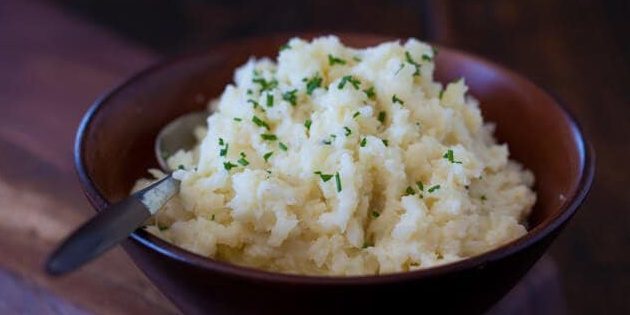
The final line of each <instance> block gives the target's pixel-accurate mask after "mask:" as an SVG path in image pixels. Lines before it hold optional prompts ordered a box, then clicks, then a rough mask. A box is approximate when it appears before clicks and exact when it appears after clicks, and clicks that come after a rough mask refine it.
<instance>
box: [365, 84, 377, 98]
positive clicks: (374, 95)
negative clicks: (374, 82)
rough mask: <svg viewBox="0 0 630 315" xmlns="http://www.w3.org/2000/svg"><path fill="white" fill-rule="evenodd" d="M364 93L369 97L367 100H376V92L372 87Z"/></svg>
mask: <svg viewBox="0 0 630 315" xmlns="http://www.w3.org/2000/svg"><path fill="white" fill-rule="evenodd" d="M363 93H365V96H367V98H369V99H371V100H373V99H375V98H376V92H374V87H373V86H371V87H370V88H369V89H365V90H363Z"/></svg>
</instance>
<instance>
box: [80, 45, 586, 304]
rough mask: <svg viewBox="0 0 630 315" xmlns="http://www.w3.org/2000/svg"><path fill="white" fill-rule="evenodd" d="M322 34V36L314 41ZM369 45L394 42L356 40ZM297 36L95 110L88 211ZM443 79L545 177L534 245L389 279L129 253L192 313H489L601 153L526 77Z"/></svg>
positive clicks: (86, 140)
mask: <svg viewBox="0 0 630 315" xmlns="http://www.w3.org/2000/svg"><path fill="white" fill-rule="evenodd" d="M304 37H312V36H304ZM340 37H341V39H342V41H343V42H344V43H346V44H348V45H351V46H356V47H364V46H370V45H374V44H377V43H380V42H383V41H386V40H391V38H385V37H380V36H372V35H359V34H347V35H343V36H340ZM287 39H288V36H270V37H261V38H254V39H249V40H243V41H239V42H234V43H230V44H225V45H220V46H217V47H214V48H213V49H212V50H208V51H207V52H203V53H200V54H194V55H189V56H185V57H181V58H177V59H174V60H172V61H169V62H165V63H161V64H159V65H156V66H153V67H151V68H149V69H147V70H145V71H143V72H141V73H139V74H137V75H136V76H134V77H132V78H131V79H129V80H127V81H126V82H125V83H123V84H122V85H121V86H119V87H118V88H116V89H114V90H113V91H111V92H109V93H108V94H107V95H105V96H104V97H102V98H101V99H99V100H98V101H96V103H95V104H94V105H93V106H92V108H91V109H90V110H89V112H88V113H87V114H86V115H85V117H84V119H83V122H82V124H81V126H80V128H79V131H78V134H77V139H76V148H75V158H76V167H77V171H78V175H79V178H80V180H81V183H82V184H83V188H84V190H85V193H86V195H87V197H88V198H89V200H90V202H91V203H92V205H93V206H94V208H96V210H97V211H100V210H102V209H104V208H105V207H107V206H108V205H109V204H110V203H112V202H115V201H117V200H120V199H122V198H124V197H125V196H127V194H128V193H129V190H130V188H131V186H132V184H133V183H134V181H135V180H136V179H137V178H139V177H142V176H145V175H146V169H147V168H149V167H156V166H157V162H156V161H155V158H154V156H153V150H152V145H153V141H154V139H155V136H156V134H157V133H158V131H159V130H160V128H161V127H162V126H164V125H165V124H166V123H168V122H169V121H171V120H172V119H174V118H175V117H177V116H179V115H181V114H184V113H186V112H190V111H195V110H200V109H202V108H205V106H206V102H207V101H208V100H209V99H211V98H214V97H217V96H218V95H220V93H221V91H222V90H223V88H224V86H225V85H226V84H227V83H229V82H231V81H232V73H233V71H234V69H235V68H236V67H237V66H239V65H240V64H242V63H244V62H245V61H246V60H247V58H248V57H249V56H251V55H255V56H272V57H273V56H275V55H276V54H277V50H278V47H279V46H281V45H282V44H283V43H285V42H286V41H287ZM436 75H437V78H438V80H440V81H443V82H446V81H450V80H454V79H457V78H459V77H462V76H463V77H465V78H466V82H467V83H468V84H469V86H470V89H471V90H470V93H471V94H472V95H474V96H475V97H477V98H478V99H479V100H480V101H481V108H482V111H483V115H484V117H485V119H486V120H488V121H493V122H496V124H497V130H496V136H497V137H498V139H499V141H502V142H506V143H508V144H509V147H510V150H511V153H512V157H513V158H514V159H516V160H518V161H520V162H522V163H523V164H524V165H525V166H526V167H527V168H529V169H531V170H532V171H533V172H534V174H535V176H536V187H535V190H536V193H537V195H538V202H537V203H536V206H535V207H534V210H533V213H532V215H531V217H530V222H529V224H530V231H529V232H528V233H527V235H525V236H524V237H522V238H520V239H518V240H516V241H514V242H511V243H509V244H507V245H505V246H502V247H500V248H498V249H495V250H493V251H490V252H487V253H485V254H483V255H480V256H476V257H474V258H470V259H466V260H463V261H459V262H455V263H451V264H448V265H444V266H440V267H435V268H430V269H426V270H420V271H413V272H407V273H398V274H390V275H382V276H364V277H313V276H297V275H285V274H277V273H271V272H266V271H263V270H255V269H250V268H245V267H239V266H235V265H231V264H229V263H226V262H221V261H215V260H212V259H208V258H205V257H202V256H198V255H196V254H193V253H191V252H188V251H186V250H184V249H181V248H178V247H176V246H173V245H170V244H169V243H166V242H164V241H162V240H160V239H158V238H156V237H154V236H152V235H150V234H148V233H146V232H145V231H143V230H137V231H136V232H134V233H133V234H132V235H131V237H130V238H129V240H128V241H126V243H125V244H124V245H123V246H124V248H125V250H126V251H127V253H129V255H130V256H131V257H132V258H133V260H134V261H135V263H136V264H137V265H138V266H139V267H140V269H142V270H143V271H144V273H145V274H146V275H147V276H148V277H149V279H151V281H153V283H155V285H156V286H157V287H158V288H159V289H160V290H161V291H162V292H163V293H164V294H165V295H166V296H167V297H169V298H170V299H171V300H172V301H173V302H174V303H175V304H176V305H177V306H178V307H179V308H180V309H181V310H182V311H183V312H184V313H186V314H199V313H212V314H310V313H314V314H330V313H348V312H351V313H354V312H356V313H358V312H362V313H364V314H365V313H381V312H387V311H390V312H391V311H392V310H396V309H406V310H408V311H409V310H415V311H414V312H415V313H418V312H426V311H430V312H433V311H440V313H442V314H450V313H455V312H456V313H463V312H465V313H471V314H475V313H481V312H483V311H484V310H486V309H488V308H489V307H490V306H491V305H492V304H493V303H495V302H496V301H498V300H499V299H500V298H501V297H502V296H503V295H505V294H506V292H507V291H508V290H509V289H510V288H512V287H513V286H514V285H515V283H516V282H517V281H518V280H519V279H520V278H521V277H522V276H523V275H524V274H525V273H526V272H527V270H528V269H529V268H530V267H531V266H532V265H533V264H534V263H535V262H536V261H537V260H538V258H540V256H541V255H542V254H543V252H544V251H545V250H546V249H547V247H548V246H549V244H550V243H551V241H552V240H553V239H554V238H555V237H556V236H557V235H558V233H559V232H560V231H561V230H562V228H563V227H564V226H565V224H566V223H567V221H568V220H569V219H570V218H571V216H572V215H573V214H574V213H575V211H576V210H577V208H578V206H580V204H581V203H582V201H583V200H584V198H585V196H586V194H587V192H588V190H589V188H590V186H591V182H592V179H593V172H594V160H593V152H592V150H591V147H590V146H589V144H588V143H587V142H586V141H585V139H584V137H583V135H582V133H581V131H580V129H579V127H578V125H577V123H576V122H575V120H574V119H573V118H572V117H571V115H569V114H568V113H567V111H566V110H565V109H564V108H563V107H562V106H561V105H560V104H558V102H557V100H556V99H554V98H553V97H551V96H550V95H549V94H547V93H546V92H545V91H544V90H542V89H540V88H539V87H537V86H536V85H534V84H532V83H531V82H529V81H527V80H526V79H524V78H523V77H521V76H519V75H517V74H515V73H513V72H511V71H509V70H507V69H505V68H502V67H500V66H498V65H496V64H493V63H490V62H488V61H485V60H483V59H480V58H477V57H474V56H471V55H469V54H466V53H462V52H458V51H455V50H452V49H447V48H442V49H440V52H439V55H438V57H437V74H436Z"/></svg>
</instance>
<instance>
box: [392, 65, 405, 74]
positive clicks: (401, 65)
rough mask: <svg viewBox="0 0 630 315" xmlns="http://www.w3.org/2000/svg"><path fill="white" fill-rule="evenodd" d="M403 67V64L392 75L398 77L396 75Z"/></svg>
mask: <svg viewBox="0 0 630 315" xmlns="http://www.w3.org/2000/svg"><path fill="white" fill-rule="evenodd" d="M404 67H405V64H404V63H401V64H400V68H398V70H396V72H395V73H394V75H398V73H399V72H400V70H402V69H403V68H404Z"/></svg>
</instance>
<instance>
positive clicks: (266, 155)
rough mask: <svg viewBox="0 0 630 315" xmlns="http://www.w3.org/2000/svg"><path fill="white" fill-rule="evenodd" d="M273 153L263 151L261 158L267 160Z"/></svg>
mask: <svg viewBox="0 0 630 315" xmlns="http://www.w3.org/2000/svg"><path fill="white" fill-rule="evenodd" d="M272 155H273V151H270V152H267V153H265V155H263V159H265V162H268V161H269V158H270V157H271V156H272Z"/></svg>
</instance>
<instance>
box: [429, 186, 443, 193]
mask: <svg viewBox="0 0 630 315" xmlns="http://www.w3.org/2000/svg"><path fill="white" fill-rule="evenodd" d="M438 189H440V185H434V186H431V187H430V188H429V190H428V192H430V193H432V192H434V191H436V190H438Z"/></svg>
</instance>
